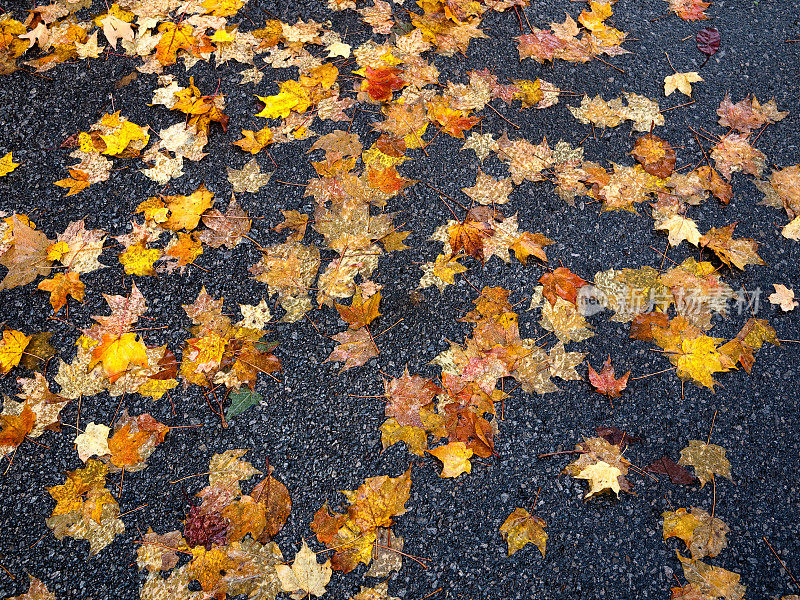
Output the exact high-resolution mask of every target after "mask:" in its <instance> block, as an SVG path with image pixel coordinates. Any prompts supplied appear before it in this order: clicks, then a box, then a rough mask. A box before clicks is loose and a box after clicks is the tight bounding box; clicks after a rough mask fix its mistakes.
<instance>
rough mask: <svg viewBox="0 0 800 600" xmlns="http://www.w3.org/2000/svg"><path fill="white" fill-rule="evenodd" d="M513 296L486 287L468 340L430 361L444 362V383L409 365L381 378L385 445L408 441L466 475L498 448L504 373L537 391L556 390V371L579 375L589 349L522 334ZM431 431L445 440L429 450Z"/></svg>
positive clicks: (451, 472) (450, 472)
mask: <svg viewBox="0 0 800 600" xmlns="http://www.w3.org/2000/svg"><path fill="white" fill-rule="evenodd" d="M508 296H509V292H508V290H504V289H502V288H490V287H486V288H484V289H483V291H482V292H481V295H480V296H479V297H478V298H477V299H476V300H475V301H474V303H475V309H474V310H473V311H471V312H470V313H468V314H467V315H465V316H464V317H463V319H462V321H465V322H467V323H473V324H474V329H473V331H472V334H471V335H470V337H469V338H467V340H466V342H465V344H464V345H463V346H461V345H459V344H456V343H453V342H451V344H450V348H449V349H448V350H445V351H444V352H442V353H441V354H440V355H439V356H437V357H436V358H435V359H434V360H433V361H432V362H433V364H436V365H437V366H439V367H440V368H441V385H438V384H436V383H434V382H433V381H432V380H430V379H425V378H423V377H420V376H419V375H409V373H408V370H406V372H405V373H404V374H403V375H402V376H401V377H399V378H394V379H391V380H388V381H385V382H384V385H385V388H386V393H385V395H386V398H387V402H386V408H385V414H386V417H387V419H386V421H385V422H384V423H383V425H381V437H382V441H383V446H384V448H387V447H389V446H391V445H392V444H395V443H397V442H400V441H403V442H405V443H406V445H407V446H408V448H409V450H410V451H411V452H413V453H414V454H417V455H419V456H422V455H424V453H425V452H429V453H431V454H433V455H434V456H435V457H437V458H438V459H439V460H441V461H442V463H443V464H444V468H443V470H442V473H441V476H442V477H456V476H458V475H460V474H461V473H469V472H470V470H471V468H472V465H471V462H470V460H469V459H470V458H471V457H472V456H473V454H474V455H476V456H480V457H484V458H486V457H489V456H492V455H493V454H494V437H495V435H496V434H497V433H498V420H497V410H496V407H495V404H497V403H499V402H501V401H503V400H504V399H505V398H507V397H508V394H506V393H505V392H504V391H503V390H502V388H500V387H499V385H500V380H501V379H502V378H503V377H509V376H510V377H514V378H515V379H517V380H518V381H519V382H520V384H521V385H522V387H523V388H524V389H526V390H527V391H538V392H540V393H545V392H552V391H556V390H558V387H557V386H556V385H555V384H554V383H553V382H552V380H551V377H559V378H561V379H565V380H570V379H580V376H579V375H578V373H577V372H576V371H575V367H576V366H577V365H579V364H580V363H581V362H583V359H584V357H585V355H584V354H582V353H579V352H565V350H564V344H563V343H562V342H559V343H557V344H556V345H555V346H554V347H552V348H551V349H550V351H549V352H548V351H547V350H545V349H544V348H543V347H540V346H538V345H537V343H536V340H533V339H523V338H521V337H520V334H519V326H518V324H517V314H516V313H515V312H514V311H513V307H512V306H511V304H510V303H509V301H508ZM429 436H430V437H432V438H433V439H434V440H439V439H446V440H447V444H445V445H443V446H439V447H436V448H434V449H432V450H429V449H428V437H429Z"/></svg>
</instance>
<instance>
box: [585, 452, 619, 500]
mask: <svg viewBox="0 0 800 600" xmlns="http://www.w3.org/2000/svg"><path fill="white" fill-rule="evenodd" d="M621 475H622V471H620V470H619V469H618V468H617V467H612V466H611V465H610V464H608V463H607V462H604V461H602V460H601V461H598V462H596V463H594V464H592V465H589V466H588V467H586V468H585V469H583V470H582V471H581V472H580V473H578V474H577V475H575V478H576V479H586V480H587V481H588V482H589V491H588V492H586V495H585V496H584V497H583V498H584V500H587V499H589V498H591V497H592V496H595V495H597V494H602V493H603V492H605V491H609V490H610V491H612V492H614V493H615V494H616V495H617V497H619V492H620V489H621V488H620V485H619V478H620V476H621Z"/></svg>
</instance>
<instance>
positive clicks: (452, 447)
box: [428, 442, 472, 477]
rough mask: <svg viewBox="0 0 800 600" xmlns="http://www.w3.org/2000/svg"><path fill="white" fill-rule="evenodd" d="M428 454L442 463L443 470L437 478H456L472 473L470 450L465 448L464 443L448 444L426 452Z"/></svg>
mask: <svg viewBox="0 0 800 600" xmlns="http://www.w3.org/2000/svg"><path fill="white" fill-rule="evenodd" d="M428 453H429V454H433V455H434V456H435V457H436V458H438V459H439V460H440V461H442V465H443V468H442V472H441V473H440V474H439V477H458V476H459V475H461V474H462V473H469V472H470V471H472V463H470V462H469V459H470V458H472V449H471V448H467V445H466V444H465V443H464V442H450V443H449V444H445V445H444V446H439V447H437V448H434V449H433V450H428Z"/></svg>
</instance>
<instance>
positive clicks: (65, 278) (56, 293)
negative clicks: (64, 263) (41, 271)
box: [38, 271, 85, 313]
mask: <svg viewBox="0 0 800 600" xmlns="http://www.w3.org/2000/svg"><path fill="white" fill-rule="evenodd" d="M38 289H40V290H44V291H45V292H50V305H51V306H52V307H53V312H56V313H57V312H58V311H59V310H61V309H62V308H63V307H64V305H65V304H66V303H67V296H72V297H73V298H74V299H75V300H77V301H78V302H83V298H84V293H85V288H84V285H83V282H82V281H81V280H80V278H79V275H78V273H73V272H71V271H68V272H67V273H56V274H55V275H53V277H52V278H51V279H45V280H43V281H41V282H39V286H38Z"/></svg>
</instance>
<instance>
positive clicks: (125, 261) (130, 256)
mask: <svg viewBox="0 0 800 600" xmlns="http://www.w3.org/2000/svg"><path fill="white" fill-rule="evenodd" d="M161 254H162V250H160V249H158V248H148V247H147V245H146V244H145V243H144V242H136V243H135V244H133V245H131V247H130V248H128V249H127V250H125V252H123V253H122V254H120V255H119V262H120V264H121V265H122V266H123V267H125V274H126V275H155V273H156V271H155V269H154V268H153V263H154V262H156V261H157V260H158V259H159V258H161Z"/></svg>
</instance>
